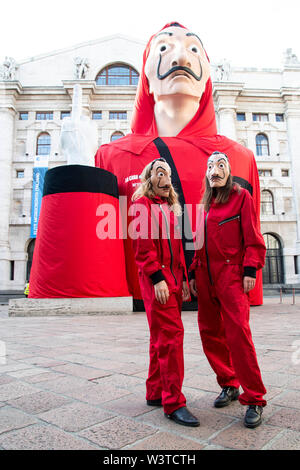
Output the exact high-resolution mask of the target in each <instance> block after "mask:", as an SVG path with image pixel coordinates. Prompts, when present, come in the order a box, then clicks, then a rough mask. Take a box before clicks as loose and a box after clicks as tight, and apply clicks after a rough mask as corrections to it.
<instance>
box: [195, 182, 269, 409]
mask: <svg viewBox="0 0 300 470" xmlns="http://www.w3.org/2000/svg"><path fill="white" fill-rule="evenodd" d="M265 251H266V248H265V244H264V240H263V237H262V235H261V233H260V231H259V228H258V224H257V219H256V216H255V211H254V207H253V202H252V198H251V196H250V194H249V193H248V191H246V190H245V189H243V188H240V191H239V190H238V189H236V188H234V189H233V190H232V192H231V194H230V197H229V201H228V202H227V203H225V204H215V203H212V204H211V206H210V208H209V210H208V212H207V213H206V212H204V244H203V247H202V248H200V249H199V250H197V251H196V253H195V256H194V260H193V263H192V265H191V267H190V271H192V272H193V271H194V272H195V277H196V286H197V292H198V324H199V331H200V335H201V339H202V345H203V350H204V352H205V354H206V356H207V359H208V361H209V363H210V365H211V366H212V368H213V370H214V371H215V373H216V375H217V381H218V383H219V385H220V386H221V387H222V388H223V387H226V386H232V387H237V388H238V387H239V385H241V386H242V388H243V393H242V394H241V395H240V396H239V401H240V403H242V404H243V405H261V406H265V405H266V401H265V400H264V399H263V395H264V394H265V393H266V389H265V387H264V385H263V382H262V378H261V374H260V370H259V366H258V363H257V358H256V352H255V348H254V345H253V341H252V336H251V330H250V326H249V311H250V308H249V301H248V296H247V295H246V294H245V293H244V289H243V277H244V276H250V277H255V273H256V270H257V269H261V268H262V267H263V265H264V260H265Z"/></svg>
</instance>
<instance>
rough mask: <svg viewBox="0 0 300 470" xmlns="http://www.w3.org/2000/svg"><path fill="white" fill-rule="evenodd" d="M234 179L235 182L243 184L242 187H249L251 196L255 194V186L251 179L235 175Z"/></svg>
mask: <svg viewBox="0 0 300 470" xmlns="http://www.w3.org/2000/svg"><path fill="white" fill-rule="evenodd" d="M232 179H233V181H234V182H235V183H238V184H239V185H240V186H242V188H245V189H247V191H249V193H250V194H251V196H252V195H253V187H252V185H251V184H250V183H249V181H247V180H245V179H244V178H241V177H240V176H234V177H233V178H232Z"/></svg>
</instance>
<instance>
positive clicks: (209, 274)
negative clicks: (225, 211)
mask: <svg viewBox="0 0 300 470" xmlns="http://www.w3.org/2000/svg"><path fill="white" fill-rule="evenodd" d="M208 213H209V209H208V211H207V214H206V217H205V254H206V262H207V271H208V277H209V280H210V283H211V285H213V280H212V276H211V271H210V266H209V258H208V249H207V218H208Z"/></svg>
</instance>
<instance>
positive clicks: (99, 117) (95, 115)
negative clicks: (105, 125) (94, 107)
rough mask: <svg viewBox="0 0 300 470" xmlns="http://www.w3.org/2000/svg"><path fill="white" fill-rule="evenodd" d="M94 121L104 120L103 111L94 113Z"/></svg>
mask: <svg viewBox="0 0 300 470" xmlns="http://www.w3.org/2000/svg"><path fill="white" fill-rule="evenodd" d="M92 119H96V120H97V119H102V111H93V113H92Z"/></svg>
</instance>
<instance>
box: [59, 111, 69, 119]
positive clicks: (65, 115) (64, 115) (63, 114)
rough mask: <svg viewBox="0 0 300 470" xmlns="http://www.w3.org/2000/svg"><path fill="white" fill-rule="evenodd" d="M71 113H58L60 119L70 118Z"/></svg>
mask: <svg viewBox="0 0 300 470" xmlns="http://www.w3.org/2000/svg"><path fill="white" fill-rule="evenodd" d="M70 116H71V112H70V111H61V113H60V119H64V118H65V117H70Z"/></svg>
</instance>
